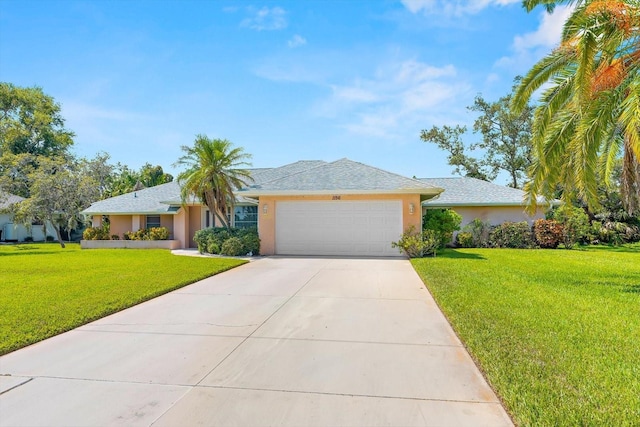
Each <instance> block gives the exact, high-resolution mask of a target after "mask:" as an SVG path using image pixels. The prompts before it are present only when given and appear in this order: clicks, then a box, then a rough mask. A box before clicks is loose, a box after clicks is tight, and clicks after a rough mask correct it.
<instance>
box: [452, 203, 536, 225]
mask: <svg viewBox="0 0 640 427" xmlns="http://www.w3.org/2000/svg"><path fill="white" fill-rule="evenodd" d="M453 210H454V211H456V212H457V213H458V214H460V215H461V216H462V223H461V226H462V227H464V226H465V225H467V224H468V223H470V222H471V221H473V220H474V219H476V218H480V219H481V220H482V221H485V222H488V223H489V224H491V225H499V224H502V223H503V222H507V221H509V222H521V221H527V222H528V223H529V224H532V223H533V221H535V220H536V219H540V218H544V210H542V209H538V211H537V212H536V213H535V215H532V216H530V215H528V214H527V213H526V212H525V211H524V207H522V206H469V207H455V208H453Z"/></svg>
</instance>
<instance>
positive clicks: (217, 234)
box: [193, 227, 260, 255]
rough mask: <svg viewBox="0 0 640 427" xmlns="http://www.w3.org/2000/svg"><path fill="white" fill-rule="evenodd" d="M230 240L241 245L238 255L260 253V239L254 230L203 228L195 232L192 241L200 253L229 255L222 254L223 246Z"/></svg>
mask: <svg viewBox="0 0 640 427" xmlns="http://www.w3.org/2000/svg"><path fill="white" fill-rule="evenodd" d="M231 238H236V239H238V240H239V241H240V243H241V245H242V250H240V251H239V253H238V255H244V254H247V253H249V252H250V253H251V254H252V255H258V254H259V253H260V238H259V237H258V230H257V229H255V228H231V229H228V228H224V227H210V228H203V229H202V230H198V231H196V233H195V236H194V237H193V240H194V241H195V242H196V244H197V245H198V251H200V253H210V254H218V253H222V254H224V255H230V254H228V253H225V252H224V244H225V243H226V242H227V240H229V239H231ZM234 245H235V243H234ZM234 252H235V251H234Z"/></svg>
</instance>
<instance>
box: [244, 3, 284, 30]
mask: <svg viewBox="0 0 640 427" xmlns="http://www.w3.org/2000/svg"><path fill="white" fill-rule="evenodd" d="M247 13H248V14H249V15H250V16H249V17H247V18H245V19H243V20H242V22H241V23H240V26H241V27H246V28H251V29H252V30H256V31H265V30H266V31H271V30H282V29H284V28H286V27H287V12H286V11H285V10H284V9H282V8H281V7H277V6H276V7H272V8H268V7H266V6H265V7H263V8H262V9H254V8H247Z"/></svg>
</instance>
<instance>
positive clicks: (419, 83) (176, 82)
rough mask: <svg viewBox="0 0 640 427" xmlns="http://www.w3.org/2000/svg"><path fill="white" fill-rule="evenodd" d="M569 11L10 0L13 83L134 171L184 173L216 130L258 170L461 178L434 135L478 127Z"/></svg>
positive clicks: (492, 2) (8, 48)
mask: <svg viewBox="0 0 640 427" xmlns="http://www.w3.org/2000/svg"><path fill="white" fill-rule="evenodd" d="M566 16H567V10H566V9H564V8H558V9H556V11H555V12H554V14H553V15H548V14H546V13H544V12H543V11H542V10H537V11H534V12H532V13H529V14H527V13H526V12H525V10H524V9H523V8H522V7H521V2H520V0H466V1H465V0H456V1H444V0H403V1H391V0H389V1H383V0H380V1H375V0H369V1H359V0H351V1H347V0H343V1H338V0H324V1H311V0H310V1H275V2H272V1H224V0H220V1H205V0H196V1H189V0H185V1H177V0H176V1H170V0H156V1H136V0H131V1H44V0H41V1H29V0H20V1H14V0H2V1H0V81H5V82H10V83H13V84H16V85H19V86H34V85H35V86H40V87H42V88H43V90H44V91H45V93H47V94H49V95H51V96H53V97H54V98H55V99H56V100H57V101H58V102H59V103H60V104H61V105H62V114H63V116H64V117H65V118H66V125H67V127H68V128H69V129H71V130H73V131H74V132H75V133H76V138H75V149H74V150H75V152H76V153H77V154H79V155H81V156H86V157H93V156H94V155H95V154H96V153H98V152H102V151H104V152H107V153H109V154H110V155H111V160H112V161H113V162H114V163H115V162H117V161H119V162H122V163H124V164H127V165H129V166H131V167H134V168H138V167H140V166H141V165H142V164H144V163H145V162H149V163H152V164H154V165H155V164H159V165H161V166H162V167H163V168H164V169H165V171H168V172H171V173H174V174H175V173H177V172H178V171H177V170H176V169H174V168H173V167H172V166H171V165H172V163H174V162H175V161H176V160H177V158H178V157H179V156H180V155H181V151H180V146H181V145H191V144H192V142H193V140H194V138H195V135H196V134H206V135H208V136H209V137H212V138H225V139H229V140H230V141H232V142H233V143H234V144H235V145H238V146H242V147H244V149H245V150H246V151H247V152H249V153H251V154H252V155H253V160H252V162H253V166H254V167H269V166H280V165H283V164H286V163H290V162H293V161H296V160H301V159H321V160H326V161H331V160H337V159H339V158H343V157H348V158H350V159H352V160H356V161H360V162H363V163H367V164H370V165H372V166H377V167H380V168H382V169H386V170H389V171H392V172H396V173H400V174H403V175H406V176H413V175H416V176H419V177H426V176H429V177H437V176H450V175H451V173H452V168H451V167H450V166H448V165H447V162H446V156H445V153H443V152H441V151H440V150H438V149H437V147H435V146H433V145H431V144H427V143H424V142H421V141H420V139H419V134H420V130H421V129H426V128H430V127H431V126H433V125H437V126H441V125H444V124H449V125H453V124H467V125H469V124H471V123H473V120H474V118H475V116H474V114H473V113H470V112H468V111H467V110H466V107H467V106H468V105H471V104H472V103H473V99H474V97H475V96H476V95H477V94H478V93H482V95H483V96H484V97H485V99H487V100H492V101H493V100H497V99H498V98H499V97H500V96H503V95H505V94H507V93H508V92H509V91H510V88H511V85H512V81H513V78H514V77H515V76H516V75H518V74H524V73H526V71H527V70H528V69H529V67H530V66H531V65H532V64H533V63H534V62H535V61H536V60H537V59H539V58H540V57H541V56H543V55H544V54H545V53H547V52H549V51H550V50H551V49H552V48H553V47H554V46H555V45H556V44H557V42H558V41H559V38H560V31H561V28H562V24H563V22H564V20H565V19H566ZM468 138H469V140H470V141H471V140H473V139H474V136H473V135H469V136H468Z"/></svg>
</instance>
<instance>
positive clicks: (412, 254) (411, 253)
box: [391, 226, 441, 258]
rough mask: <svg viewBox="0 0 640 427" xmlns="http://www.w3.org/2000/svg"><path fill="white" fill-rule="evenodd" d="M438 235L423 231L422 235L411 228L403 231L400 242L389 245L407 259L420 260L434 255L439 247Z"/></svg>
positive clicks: (431, 231)
mask: <svg viewBox="0 0 640 427" xmlns="http://www.w3.org/2000/svg"><path fill="white" fill-rule="evenodd" d="M440 237H441V236H440V235H439V234H438V233H437V232H435V231H433V230H424V231H423V232H422V233H420V232H418V231H416V229H415V227H414V226H411V227H409V228H408V229H407V231H405V232H404V233H403V234H402V236H401V237H400V240H398V241H397V242H393V243H391V246H392V247H394V248H398V249H399V250H400V252H404V253H405V254H406V255H407V256H408V257H409V258H422V257H424V256H427V255H435V254H436V250H437V249H438V247H439V246H440V242H441V239H440Z"/></svg>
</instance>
